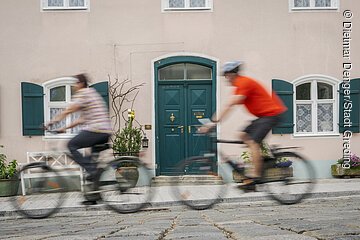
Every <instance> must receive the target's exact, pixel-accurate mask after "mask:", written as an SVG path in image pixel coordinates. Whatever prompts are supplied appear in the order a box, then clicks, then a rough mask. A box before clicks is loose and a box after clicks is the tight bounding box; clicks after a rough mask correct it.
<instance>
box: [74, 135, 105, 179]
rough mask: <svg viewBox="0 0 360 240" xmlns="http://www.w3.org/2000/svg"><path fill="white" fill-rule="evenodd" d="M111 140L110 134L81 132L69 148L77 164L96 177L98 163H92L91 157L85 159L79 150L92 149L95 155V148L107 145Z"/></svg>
mask: <svg viewBox="0 0 360 240" xmlns="http://www.w3.org/2000/svg"><path fill="white" fill-rule="evenodd" d="M109 138H110V134H107V133H97V132H90V131H81V132H80V133H79V134H78V135H76V136H75V137H74V138H73V139H71V140H70V141H69V143H68V148H69V150H70V153H71V154H72V156H73V158H74V160H75V162H77V163H78V164H79V165H80V166H81V167H83V168H84V169H85V170H86V171H87V172H88V173H89V174H90V175H94V174H95V173H96V171H97V163H96V162H94V161H92V159H91V156H85V157H84V156H83V155H82V154H81V153H80V152H79V151H78V149H81V148H87V147H91V152H92V153H93V151H94V149H93V146H95V145H97V144H104V143H107V142H108V141H109Z"/></svg>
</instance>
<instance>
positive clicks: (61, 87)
mask: <svg viewBox="0 0 360 240" xmlns="http://www.w3.org/2000/svg"><path fill="white" fill-rule="evenodd" d="M75 82H76V80H75V79H74V78H60V79H55V80H52V81H49V82H46V83H44V91H45V97H44V103H45V109H44V110H45V122H49V121H50V120H51V119H53V118H54V117H55V116H56V115H57V114H59V113H61V112H62V111H63V110H64V109H65V108H66V107H67V106H68V105H69V104H70V103H71V101H72V96H73V95H74V93H75V89H74V85H75ZM77 118H79V113H73V114H71V115H70V116H68V117H67V118H66V119H63V120H62V121H60V122H59V123H56V124H55V125H54V128H61V127H64V126H68V125H69V124H70V123H71V122H73V121H74V120H75V119H77ZM80 129H81V126H76V127H74V128H72V129H68V130H67V132H66V133H67V134H76V133H78V132H79V131H80Z"/></svg>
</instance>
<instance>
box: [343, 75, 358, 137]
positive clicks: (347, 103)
mask: <svg viewBox="0 0 360 240" xmlns="http://www.w3.org/2000/svg"><path fill="white" fill-rule="evenodd" d="M339 92H340V101H339V132H344V131H345V130H350V131H351V132H353V133H358V132H360V78H356V79H352V80H351V81H350V99H348V98H344V89H343V84H342V83H341V84H340V86H339ZM349 110H351V112H350V111H349ZM346 112H349V113H350V118H348V119H350V120H349V121H350V122H351V124H348V125H351V126H345V124H344V114H345V113H346ZM345 117H346V116H345ZM346 121H348V120H346Z"/></svg>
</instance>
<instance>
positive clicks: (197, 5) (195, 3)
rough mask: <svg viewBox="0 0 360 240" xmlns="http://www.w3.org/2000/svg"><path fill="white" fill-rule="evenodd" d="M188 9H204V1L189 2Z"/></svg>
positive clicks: (192, 0) (193, 0) (191, 0)
mask: <svg viewBox="0 0 360 240" xmlns="http://www.w3.org/2000/svg"><path fill="white" fill-rule="evenodd" d="M190 7H206V3H205V0H190Z"/></svg>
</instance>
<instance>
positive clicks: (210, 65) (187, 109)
mask: <svg viewBox="0 0 360 240" xmlns="http://www.w3.org/2000/svg"><path fill="white" fill-rule="evenodd" d="M154 69H155V71H154V73H155V103H156V104H155V117H156V120H155V122H156V130H155V133H156V166H157V168H156V175H178V174H179V173H178V172H177V171H176V170H177V169H176V165H177V164H178V163H179V161H181V160H182V159H184V158H186V157H190V156H196V155H199V154H203V153H204V152H205V151H206V149H208V144H209V140H208V138H207V137H206V136H204V135H203V134H198V133H197V132H196V130H197V127H198V126H199V122H198V119H199V118H209V117H211V115H212V114H213V112H215V110H216V103H215V100H216V97H215V95H216V62H215V61H213V60H210V59H207V58H202V57H194V56H178V57H168V58H165V59H161V60H159V61H156V62H155V63H154ZM214 171H216V169H214Z"/></svg>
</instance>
